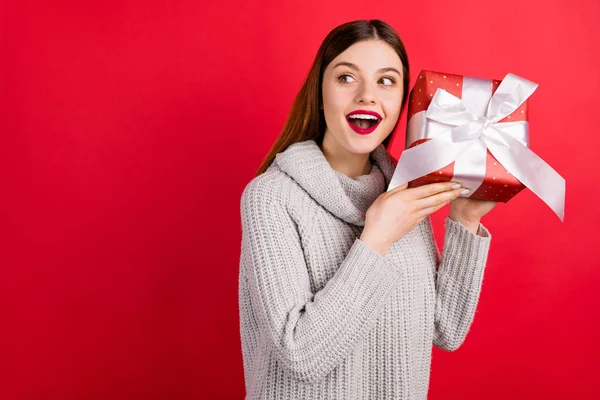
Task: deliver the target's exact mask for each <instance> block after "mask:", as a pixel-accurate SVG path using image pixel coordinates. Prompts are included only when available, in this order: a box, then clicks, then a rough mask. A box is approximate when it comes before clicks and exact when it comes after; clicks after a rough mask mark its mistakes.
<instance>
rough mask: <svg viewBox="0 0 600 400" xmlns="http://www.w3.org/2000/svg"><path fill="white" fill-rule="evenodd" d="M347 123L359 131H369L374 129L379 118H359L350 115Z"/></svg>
mask: <svg viewBox="0 0 600 400" xmlns="http://www.w3.org/2000/svg"><path fill="white" fill-rule="evenodd" d="M347 120H348V122H350V123H351V124H352V125H354V126H356V127H357V128H360V129H369V128H372V127H374V126H375V125H377V124H378V123H379V121H381V118H377V117H374V116H369V117H366V118H365V117H361V116H359V115H351V116H349V117H348V118H347Z"/></svg>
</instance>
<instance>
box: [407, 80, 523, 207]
mask: <svg viewBox="0 0 600 400" xmlns="http://www.w3.org/2000/svg"><path fill="white" fill-rule="evenodd" d="M471 79H472V78H471ZM464 80H465V77H463V76H462V75H453V74H448V73H439V72H433V71H422V72H421V73H420V74H419V77H418V78H417V82H416V84H415V87H414V88H413V90H412V91H411V93H410V97H409V102H408V125H407V127H408V128H409V129H410V126H411V120H412V119H413V117H415V115H418V113H420V112H425V111H426V110H427V108H428V107H429V104H430V103H431V100H432V99H433V96H434V94H435V92H436V90H437V89H443V90H445V91H447V92H448V93H450V94H452V95H454V96H456V97H458V98H461V99H462V95H463V82H464ZM480 81H482V80H480ZM501 82H502V81H500V80H489V84H490V88H491V94H492V95H493V93H495V91H496V89H497V88H498V86H499V85H500V83H501ZM490 97H491V96H490ZM527 105H528V100H526V101H525V102H524V103H523V104H521V106H519V107H518V108H517V109H516V110H515V111H513V112H512V113H511V114H510V115H508V116H507V117H505V118H503V119H501V120H500V121H498V122H515V121H527V120H528V119H527ZM406 139H407V143H406V148H407V149H409V148H412V147H414V146H418V145H420V144H422V143H424V142H426V141H429V140H431V139H428V138H425V139H418V138H417V139H416V140H415V138H414V135H410V134H407V136H406ZM409 141H410V143H409ZM454 165H455V162H452V163H451V164H449V165H448V166H446V167H443V168H441V169H439V170H437V171H434V172H432V173H430V174H428V175H425V176H422V177H420V178H417V179H415V180H412V181H410V183H409V187H417V186H422V185H425V184H429V183H435V182H449V181H460V179H457V178H459V177H458V176H457V177H455V176H454V173H455V171H454ZM523 189H525V185H523V184H522V183H521V182H520V181H519V180H518V179H517V178H515V177H514V176H513V175H512V174H511V173H510V172H509V171H508V170H507V169H506V168H504V167H503V166H502V165H501V164H500V162H498V160H497V159H496V158H495V157H494V156H493V155H492V154H491V153H490V152H489V150H488V151H487V156H486V171H485V177H484V179H483V183H482V184H481V185H480V186H479V188H477V189H476V190H475V191H474V192H473V193H471V194H470V195H469V196H468V197H470V198H473V199H478V200H493V201H498V202H507V201H509V200H510V199H511V198H513V197H514V196H515V195H516V194H517V193H519V192H520V191H521V190H523Z"/></svg>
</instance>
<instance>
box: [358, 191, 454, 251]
mask: <svg viewBox="0 0 600 400" xmlns="http://www.w3.org/2000/svg"><path fill="white" fill-rule="evenodd" d="M453 186H454V188H453ZM407 187H408V184H404V185H402V186H398V187H397V188H395V189H392V190H390V191H389V192H385V193H382V194H381V195H380V196H379V197H378V198H377V199H376V200H375V201H374V202H373V204H372V205H371V207H369V209H368V210H367V213H366V216H365V228H364V229H363V232H362V234H361V236H360V239H361V240H362V241H364V242H365V243H367V244H368V245H369V246H370V247H371V248H372V249H374V250H375V251H377V252H378V253H380V254H381V255H384V254H385V253H387V251H388V249H389V247H390V246H391V245H392V243H394V242H396V241H398V240H400V239H401V238H402V237H403V236H404V235H406V233H408V232H410V231H411V230H412V229H413V228H414V227H415V226H416V225H417V224H418V223H420V222H421V221H423V219H425V218H426V217H427V216H429V215H430V214H432V213H434V212H435V211H437V210H439V209H440V208H442V207H443V206H445V205H446V204H448V203H449V202H451V201H452V200H454V199H456V198H457V197H458V196H459V195H460V192H461V190H464V189H463V188H461V187H460V185H459V184H457V183H456V182H441V183H432V184H429V185H423V186H419V187H416V188H411V189H407Z"/></svg>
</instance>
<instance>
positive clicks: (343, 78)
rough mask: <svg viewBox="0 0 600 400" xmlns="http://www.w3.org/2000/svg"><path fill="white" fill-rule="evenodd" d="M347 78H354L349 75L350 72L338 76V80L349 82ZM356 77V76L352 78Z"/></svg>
mask: <svg viewBox="0 0 600 400" xmlns="http://www.w3.org/2000/svg"><path fill="white" fill-rule="evenodd" d="M346 78H352V76H350V75H348V74H343V75H340V76H338V81H340V82H342V83H348V80H347V79H346ZM352 79H354V78H352Z"/></svg>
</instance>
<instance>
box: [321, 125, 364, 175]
mask: <svg viewBox="0 0 600 400" xmlns="http://www.w3.org/2000/svg"><path fill="white" fill-rule="evenodd" d="M321 151H322V152H323V155H324V156H325V158H326V159H327V161H328V162H329V165H330V166H331V168H333V169H334V170H336V171H338V172H341V173H342V174H344V175H346V176H348V177H349V178H351V179H356V178H357V177H359V176H361V175H367V174H369V173H370V172H371V158H370V154H369V153H367V154H356V153H351V152H349V151H347V150H346V149H344V148H343V147H342V146H341V145H339V144H338V143H337V142H335V139H333V138H331V136H330V135H325V137H324V138H323V143H322V144H321Z"/></svg>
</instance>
